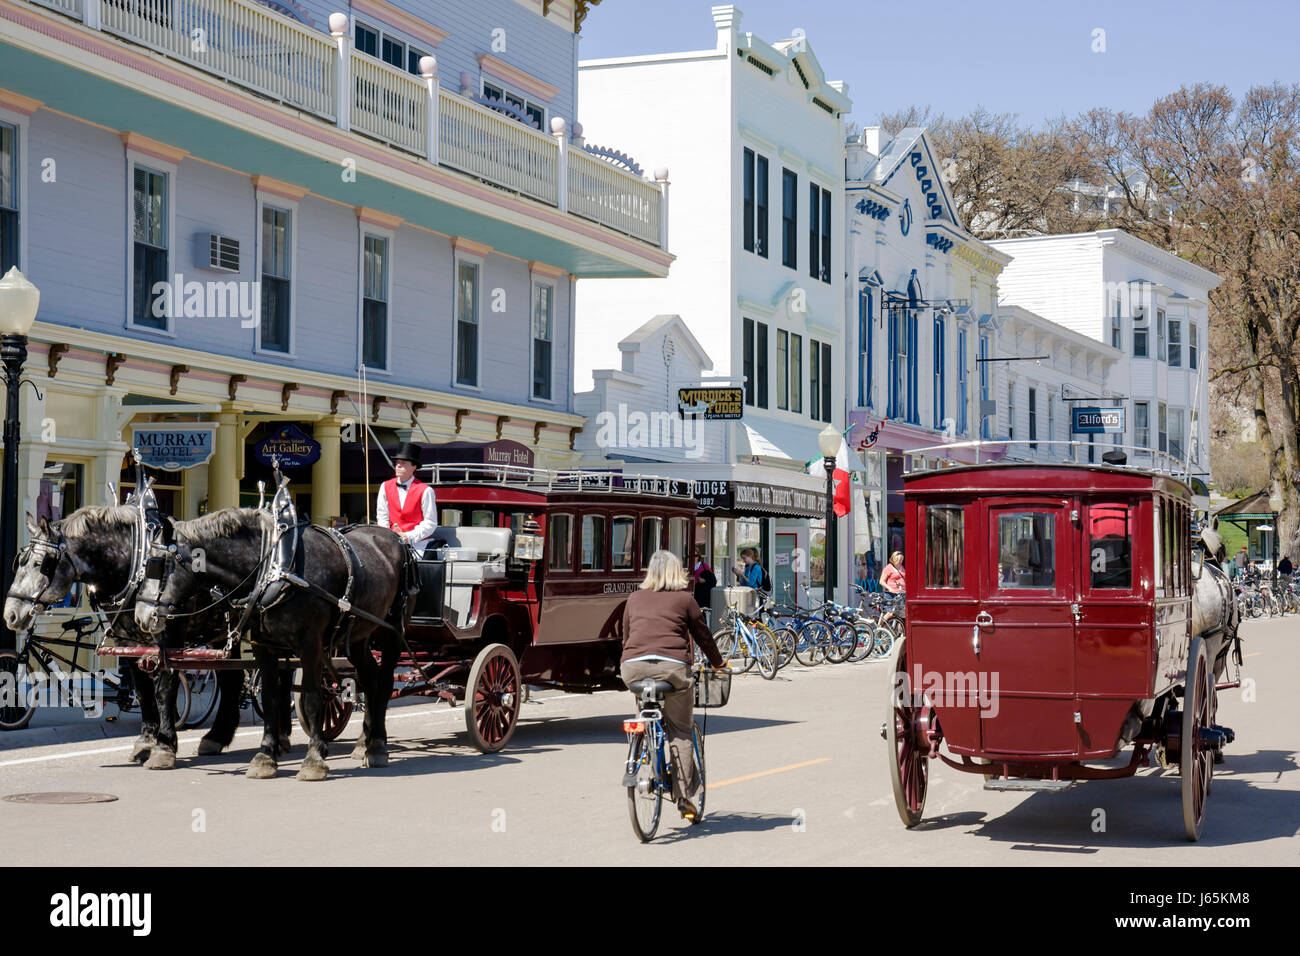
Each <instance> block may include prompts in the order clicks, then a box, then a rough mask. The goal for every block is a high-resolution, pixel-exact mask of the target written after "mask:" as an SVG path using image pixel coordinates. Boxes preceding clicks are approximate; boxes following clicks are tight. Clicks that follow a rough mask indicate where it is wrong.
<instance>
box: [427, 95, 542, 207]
mask: <svg viewBox="0 0 1300 956" xmlns="http://www.w3.org/2000/svg"><path fill="white" fill-rule="evenodd" d="M439 95H440V97H441V99H440V101H439V103H438V118H439V125H440V127H441V129H440V130H439V142H438V161H439V162H440V163H442V165H444V166H450V167H452V168H453V169H459V170H460V171H461V172H463V173H468V174H469V175H471V176H477V177H478V178H480V179H485V180H487V181H488V182H490V183H494V184H496V185H498V186H504V187H505V188H506V189H511V190H514V191H515V192H517V193H521V194H523V195H525V196H531V197H532V198H533V199H538V200H541V201H542V202H544V203H548V204H550V205H552V206H555V205H558V203H559V194H558V192H557V180H558V176H557V174H556V170H557V168H558V156H559V146H558V145H557V144H556V142H555V140H554V139H552V138H551V137H549V136H546V135H544V134H542V133H539V132H537V131H536V130H531V129H529V128H528V127H526V126H524V125H523V124H522V123H519V122H516V121H515V120H512V119H507V118H505V117H504V116H502V115H501V114H500V113H498V112H496V111H495V110H490V109H488V108H487V107H484V106H479V105H478V104H477V103H471V102H470V101H469V100H467V99H464V98H463V97H460V96H456V95H455V94H453V93H449V92H447V91H445V90H442V91H440V94H439Z"/></svg>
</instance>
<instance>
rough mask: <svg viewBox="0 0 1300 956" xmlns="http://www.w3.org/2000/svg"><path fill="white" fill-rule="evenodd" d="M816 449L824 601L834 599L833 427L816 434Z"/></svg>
mask: <svg viewBox="0 0 1300 956" xmlns="http://www.w3.org/2000/svg"><path fill="white" fill-rule="evenodd" d="M817 447H818V449H820V450H821V453H822V464H823V465H825V466H826V547H825V551H824V554H825V556H826V557H825V562H824V571H823V576H824V578H825V580H826V587H825V599H826V602H827V603H830V602H831V601H833V600H834V599H835V560H834V559H835V543H834V542H835V456H836V455H838V454H839V452H840V433H839V432H838V431H836V430H835V426H834V425H827V426H826V427H825V428H823V429H822V430H821V431H820V432H819V433H818V434H817Z"/></svg>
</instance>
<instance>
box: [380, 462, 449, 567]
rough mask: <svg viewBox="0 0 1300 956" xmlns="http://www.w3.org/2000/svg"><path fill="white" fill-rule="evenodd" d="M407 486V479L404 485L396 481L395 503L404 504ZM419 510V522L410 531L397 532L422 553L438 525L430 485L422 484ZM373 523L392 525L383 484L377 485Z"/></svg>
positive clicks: (390, 526) (408, 485)
mask: <svg viewBox="0 0 1300 956" xmlns="http://www.w3.org/2000/svg"><path fill="white" fill-rule="evenodd" d="M412 480H414V479H412ZM409 488H410V482H409V481H408V482H407V483H406V484H405V485H404V484H402V483H401V482H398V483H397V503H398V504H399V505H402V506H405V505H406V492H407V490H408V489H409ZM420 511H421V512H422V514H423V517H422V519H421V520H420V523H419V524H417V525H416V526H415V527H414V528H412V529H411V530H410V531H400V532H398V533H399V534H400V535H402V537H404V538H405V539H406V540H407V541H408V542H409V543H410V545H411V547H412V548H414V549H415V550H416V552H417V553H418V554H421V555H423V554H424V549H425V548H426V547H428V544H429V540H430V539H431V538H432V537H433V532H434V531H435V530H437V527H438V503H437V501H435V500H434V495H433V487H432V486H431V485H425V486H424V494H423V495H422V496H421V497H420ZM375 524H377V525H381V526H383V527H385V528H392V527H393V523H392V522H391V521H390V520H389V519H388V495H387V494H386V493H385V491H384V486H383V485H380V486H379V502H378V504H376V505H375ZM394 530H395V529H394Z"/></svg>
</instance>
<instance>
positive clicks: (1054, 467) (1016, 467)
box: [903, 462, 1192, 500]
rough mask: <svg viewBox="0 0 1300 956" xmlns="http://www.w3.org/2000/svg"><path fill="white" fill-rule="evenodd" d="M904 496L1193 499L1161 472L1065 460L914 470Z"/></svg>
mask: <svg viewBox="0 0 1300 956" xmlns="http://www.w3.org/2000/svg"><path fill="white" fill-rule="evenodd" d="M903 492H904V494H905V495H916V494H925V495H930V494H971V493H973V494H999V495H1015V494H1025V495H1034V494H1043V493H1050V494H1092V493H1097V492H1102V493H1105V492H1124V493H1136V494H1141V493H1143V492H1146V493H1148V494H1151V493H1156V492H1159V493H1163V494H1169V495H1173V496H1175V497H1178V498H1182V499H1185V500H1189V499H1190V498H1191V496H1192V490H1191V488H1190V487H1189V486H1188V485H1187V484H1186V483H1184V482H1183V481H1181V480H1180V479H1178V478H1174V477H1172V476H1171V475H1167V474H1165V473H1163V472H1159V471H1152V470H1147V469H1142V468H1132V467H1128V466H1123V465H1080V464H1073V463H1070V462H1064V463H1038V462H994V463H990V464H982V465H957V466H954V467H951V468H936V469H928V470H925V471H916V472H912V473H911V474H909V475H905V476H904V477H903Z"/></svg>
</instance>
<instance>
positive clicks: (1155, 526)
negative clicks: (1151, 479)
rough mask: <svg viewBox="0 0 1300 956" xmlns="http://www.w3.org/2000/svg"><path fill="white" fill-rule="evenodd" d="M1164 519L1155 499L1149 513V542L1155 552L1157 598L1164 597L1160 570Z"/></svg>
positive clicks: (1161, 509) (1163, 547)
mask: <svg viewBox="0 0 1300 956" xmlns="http://www.w3.org/2000/svg"><path fill="white" fill-rule="evenodd" d="M1164 517H1165V515H1164V508H1163V506H1162V503H1161V501H1160V500H1159V499H1157V500H1156V502H1155V505H1154V506H1153V508H1152V511H1151V519H1152V528H1151V540H1152V543H1153V544H1154V545H1155V551H1156V553H1155V585H1156V596H1157V597H1164V596H1165V579H1164V574H1163V570H1162V569H1163V568H1164V561H1165V535H1164Z"/></svg>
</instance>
